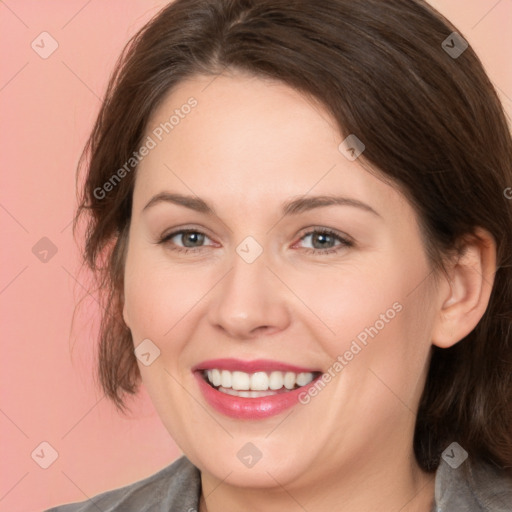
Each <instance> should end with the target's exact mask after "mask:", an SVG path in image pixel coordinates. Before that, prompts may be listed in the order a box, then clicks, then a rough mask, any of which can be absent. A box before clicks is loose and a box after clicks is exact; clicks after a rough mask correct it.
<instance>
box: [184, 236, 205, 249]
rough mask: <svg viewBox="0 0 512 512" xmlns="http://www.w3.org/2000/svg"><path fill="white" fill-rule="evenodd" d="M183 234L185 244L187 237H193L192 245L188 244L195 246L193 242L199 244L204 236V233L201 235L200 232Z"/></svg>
mask: <svg viewBox="0 0 512 512" xmlns="http://www.w3.org/2000/svg"><path fill="white" fill-rule="evenodd" d="M184 236H185V239H184V243H185V245H187V244H186V240H187V238H195V240H192V244H193V245H192V246H189V247H195V244H197V245H200V244H201V242H202V241H203V238H204V235H202V234H200V233H185V235H184Z"/></svg>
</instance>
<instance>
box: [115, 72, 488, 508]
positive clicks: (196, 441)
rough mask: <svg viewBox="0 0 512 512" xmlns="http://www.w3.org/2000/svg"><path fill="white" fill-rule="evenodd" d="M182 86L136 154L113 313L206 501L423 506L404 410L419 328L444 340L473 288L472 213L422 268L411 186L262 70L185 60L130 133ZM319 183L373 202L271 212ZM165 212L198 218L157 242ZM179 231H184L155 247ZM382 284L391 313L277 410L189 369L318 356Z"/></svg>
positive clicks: (469, 324)
mask: <svg viewBox="0 0 512 512" xmlns="http://www.w3.org/2000/svg"><path fill="white" fill-rule="evenodd" d="M191 96H193V97H194V98H195V99H196V100H197V102H198V104H197V106H196V107H195V108H194V109H193V110H192V111H191V112H190V114H188V115H187V116H185V117H184V118H183V119H180V122H179V124H177V125H176V126H175V127H174V128H173V130H172V132H170V133H169V134H167V135H164V137H163V139H162V141H161V142H158V144H157V145H156V147H155V148H153V149H151V151H150V152H149V154H148V155H147V156H146V157H145V158H144V159H143V161H142V162H141V164H140V166H139V168H138V170H137V178H136V183H135V189H134V195H133V210H132V219H131V225H130V231H129V244H128V250H127V255H126V267H125V289H124V293H125V307H124V319H125V321H126V323H127V325H128V326H129V327H130V329H131V332H132V336H133V340H134V345H135V346H137V345H138V344H139V343H141V342H142V340H144V339H150V340H151V341H152V342H153V343H154V344H155V345H156V346H157V347H158V348H159V350H160V352H161V353H160V357H158V358H157V359H156V360H155V361H154V362H153V363H152V364H151V365H150V366H147V367H146V366H144V365H142V364H141V363H140V362H139V367H140V370H141V374H142V379H143V383H144V385H145V386H146V388H147V391H148V393H149V395H150V396H151V399H152V401H153V403H154V405H155V408H156V410H157V411H158V414H159V415H160V417H161V419H162V421H163V423H164V425H165V426H166V428H167V429H168V431H169V433H170V435H172V437H173V438H174V439H175V441H176V442H177V444H178V445H179V446H180V448H181V449H182V450H183V452H184V453H185V454H186V455H187V456H188V457H189V459H190V460H191V461H192V462H193V463H194V464H195V465H196V466H198V467H199V468H200V470H201V473H202V486H203V494H204V496H205V497H206V506H207V509H208V510H209V511H210V512H215V511H220V510H223V511H228V512H229V511H231V510H233V511H234V510H241V509H244V510H266V511H274V510H276V511H277V510H283V507H286V510H288V511H290V512H291V511H295V510H297V511H299V510H304V509H306V510H308V511H310V512H313V511H324V510H334V509H335V510H343V511H351V512H354V511H367V510H381V511H389V512H391V511H399V510H401V511H402V512H404V511H423V512H427V511H429V510H430V507H431V505H432V500H433V496H434V487H433V481H434V480H433V478H434V475H428V474H425V473H423V472H422V471H420V469H419V467H418V466H417V465H416V462H415V459H414V455H413V448H412V441H413V431H414V424H415V413H416V410H417V406H418V403H419V399H420V396H421V392H422V389H423V386H424V382H425V378H426V372H427V370H428V363H429V358H430V351H431V346H432V344H436V345H438V346H441V347H448V346H450V345H452V344H454V343H456V342H457V341H459V340H461V339H462V338H463V337H464V336H465V335H466V334H468V333H469V332H470V331H471V330H472V329H473V328H474V327H475V325H476V324H477V323H478V321H479V319H480V318H481V316H482V315H483V313H484V311H485V308H486V307H487V302H488V299H489V294H490V291H491V287H492V282H493V275H494V272H495V246H494V243H493V240H492V237H490V236H488V234H487V233H485V232H483V231H482V232H481V234H482V235H483V236H485V237H487V239H486V240H487V243H485V244H481V243H477V242H476V241H475V242H471V243H468V246H467V250H466V253H465V254H464V256H463V257H462V258H461V259H460V260H459V261H458V262H457V263H456V264H455V263H454V264H453V265H451V266H450V274H449V278H446V277H440V279H439V281H438V282H437V283H436V282H435V281H434V278H433V274H432V272H431V268H430V266H429V264H428V261H427V259H426V255H425V250H424V247H423V245H422V240H421V237H420V232H419V228H418V224H417V217H416V214H415V212H414V210H413V209H412V207H411V205H410V204H409V202H408V201H407V200H406V199H405V198H404V197H403V196H402V195H401V194H400V192H399V191H398V189H397V188H394V187H391V186H389V185H387V184H385V183H384V182H383V181H382V180H380V179H378V177H376V176H375V175H372V174H370V173H369V172H368V171H367V170H366V169H365V168H364V167H363V166H362V164H361V162H360V161H359V160H357V159H356V160H355V161H349V160H348V159H347V158H345V156H344V155H343V154H342V153H341V152H340V150H339V149H338V146H339V144H340V143H341V142H342V140H343V139H344V138H345V136H342V135H341V134H340V133H339V130H338V129H337V128H336V125H335V122H334V120H333V119H332V118H331V117H330V116H329V114H328V113H327V112H326V111H325V109H323V108H322V107H321V106H319V105H318V104H315V103H314V102H312V101H311V100H307V99H306V98H305V97H303V96H302V95H301V94H299V93H298V92H296V91H294V90H293V89H291V88H290V87H288V86H286V85H284V84H280V83H277V82H271V81H266V80H263V79H261V78H255V77H250V76H247V75H244V74H241V73H225V74H223V75H220V76H217V77H215V79H214V78H213V77H211V76H210V77H204V76H197V77H194V78H192V79H190V80H188V81H186V82H182V83H181V84H180V85H179V86H178V87H177V88H176V89H175V90H173V91H171V93H170V94H168V96H167V97H166V99H165V101H164V102H163V103H162V104H161V105H160V106H159V108H158V109H157V110H156V111H155V112H154V114H153V116H152V118H151V120H150V122H149V123H148V126H147V130H146V136H147V135H151V133H152V130H153V129H154V128H155V127H157V126H158V125H159V124H160V123H161V122H163V121H165V120H168V119H169V116H170V115H171V114H172V112H173V111H174V109H176V108H180V106H181V105H183V104H184V103H186V102H187V100H188V98H190V97H191ZM162 191H168V192H173V193H180V194H187V195H192V196H198V197H200V198H202V199H204V200H205V201H207V202H208V204H210V205H211V207H212V208H213V209H214V211H215V212H216V214H213V215H212V214H206V213H200V212H196V211H193V210H191V209H188V208H186V207H184V206H179V205H175V204H171V203H166V202H160V203H158V204H155V205H154V206H152V207H150V208H148V209H147V210H145V211H143V208H144V206H145V205H146V204H147V203H148V202H149V200H150V199H151V198H152V197H153V196H154V195H156V194H158V193H160V192H162ZM333 193H336V194H337V195H343V196H346V197H350V198H355V199H358V200H360V201H363V202H364V203H366V204H368V205H369V206H371V207H372V208H373V209H374V210H375V211H376V212H377V213H378V215H375V214H372V213H370V212H367V211H364V210H363V209H359V208H355V207H351V206H327V207H322V208H316V209H314V210H311V211H306V212H303V213H300V214H297V215H293V216H287V217H283V215H282V213H281V208H282V204H283V203H284V202H286V201H288V200H290V199H297V198H299V197H301V196H304V195H305V194H306V195H307V196H313V195H327V194H333ZM180 228H182V229H183V228H193V229H197V230H198V231H199V232H202V233H205V234H206V237H205V238H204V241H202V242H199V243H198V242H197V240H196V241H195V239H192V240H190V238H187V237H186V236H181V235H176V236H175V237H173V238H172V240H169V241H167V242H166V243H165V244H158V243H157V242H158V241H159V239H160V238H161V237H162V236H163V235H166V234H168V233H171V232H173V231H175V230H178V229H180ZM313 228H330V229H332V230H336V231H338V232H340V235H341V236H348V237H351V238H352V239H353V241H354V245H353V246H352V247H347V246H344V245H341V242H340V241H338V240H337V239H336V238H333V239H328V241H327V243H326V242H325V241H324V242H323V244H324V245H321V244H322V241H320V243H318V235H316V237H315V235H309V236H308V235H307V233H311V231H312V230H313ZM248 236H252V237H253V238H254V239H255V240H256V241H257V242H258V244H259V245H260V246H261V248H262V249H263V252H262V254H261V255H260V256H259V257H258V258H257V259H256V260H255V261H254V262H253V263H250V264H249V263H247V262H246V261H244V259H242V258H241V257H240V256H239V255H238V254H237V252H236V248H237V246H238V245H239V244H240V243H241V242H242V241H243V240H244V239H245V238H246V237H248ZM185 244H187V245H188V246H189V247H193V246H194V245H196V247H198V248H196V250H195V252H189V253H187V254H185V253H179V252H176V251H173V250H172V247H178V248H179V247H181V248H183V246H184V245H185ZM201 244H202V245H201ZM322 247H324V248H322ZM312 248H317V249H318V254H311V249H312ZM333 249H336V250H337V252H333ZM396 302H398V303H399V304H400V305H401V306H402V308H401V310H400V312H398V313H396V315H395V316H394V318H393V319H392V320H389V321H388V322H386V323H385V326H384V327H383V328H382V329H380V330H379V332H378V334H377V335H374V337H373V338H372V337H369V338H368V343H367V345H366V346H364V347H363V348H362V350H361V351H360V352H358V353H357V355H355V356H354V357H353V359H352V360H350V361H349V362H348V364H346V365H345V366H344V367H343V369H342V371H341V372H338V373H337V374H336V376H335V377H334V378H333V379H332V380H331V382H329V383H328V384H327V385H326V386H325V388H324V389H323V390H322V391H321V392H320V393H319V394H318V395H317V396H316V397H314V398H312V399H311V401H310V402H309V403H308V404H307V405H300V404H299V405H297V406H295V407H293V408H292V409H289V410H286V411H284V412H283V413H281V414H279V415H277V416H273V417H270V418H267V419H264V420H237V419H233V418H228V417H226V416H223V415H222V414H220V413H218V412H217V411H215V410H214V409H212V408H211V407H210V406H209V405H208V404H207V403H206V402H205V400H204V398H203V397H202V395H201V393H200V391H199V388H198V385H197V382H196V380H195V378H194V376H193V374H192V372H191V368H192V367H193V366H194V365H196V364H198V363H200V362H201V361H204V360H206V359H211V358H223V357H234V358H239V359H245V360H252V359H259V358H265V359H273V360H277V361H282V362H287V363H290V364H295V365H298V366H305V367H307V368H316V369H319V370H321V371H323V372H327V371H328V369H329V368H330V367H332V366H333V362H334V361H335V360H336V358H337V357H338V356H340V355H341V356H343V354H344V353H345V352H346V351H347V350H349V348H350V346H351V343H352V341H353V340H354V339H356V337H357V335H358V334H359V333H361V332H362V331H364V329H365V328H366V327H369V326H373V325H375V324H376V321H377V320H379V319H380V318H381V317H380V315H381V314H384V313H385V312H386V311H387V310H388V309H390V308H392V305H393V304H394V303H396ZM379 325H380V324H379ZM248 442H251V443H253V444H254V445H255V446H256V447H257V448H258V449H259V450H260V451H261V453H262V457H261V460H260V461H259V462H258V463H257V464H256V465H255V466H253V467H252V468H247V467H245V465H244V464H242V463H241V461H240V460H239V459H238V457H237V452H238V451H239V450H240V449H241V448H242V447H243V446H244V445H245V444H246V443H248ZM202 509H203V510H206V508H205V506H204V504H203V507H202Z"/></svg>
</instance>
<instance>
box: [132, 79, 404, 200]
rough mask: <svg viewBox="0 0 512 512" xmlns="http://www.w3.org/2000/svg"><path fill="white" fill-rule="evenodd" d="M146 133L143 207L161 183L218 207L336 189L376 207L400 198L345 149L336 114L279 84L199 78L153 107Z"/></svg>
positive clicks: (139, 186)
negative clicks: (148, 146) (148, 144)
mask: <svg viewBox="0 0 512 512" xmlns="http://www.w3.org/2000/svg"><path fill="white" fill-rule="evenodd" d="M192 105H193V106H192ZM148 137H149V138H151V140H152V141H153V142H154V147H153V148H152V149H151V150H150V151H149V153H148V154H147V156H145V157H144V158H143V159H142V161H141V163H140V164H139V167H138V169H137V183H136V190H135V193H134V206H136V207H139V208H141V207H143V205H142V204H138V203H141V202H142V201H143V200H146V201H147V200H149V196H151V195H152V194H156V193H158V192H160V191H161V190H163V189H169V190H177V189H178V190H179V191H181V192H183V193H188V194H190V193H192V194H197V195H200V196H201V197H208V198H211V201H209V202H211V203H212V204H218V205H219V208H220V207H221V206H222V205H226V204H233V202H235V203H238V205H239V207H240V208H242V209H243V206H244V205H245V206H247V205H248V204H251V203H252V202H253V201H254V202H260V203H261V201H262V200H265V201H268V203H267V204H268V205H269V206H270V204H272V203H273V201H274V200H275V201H276V202H278V203H279V204H280V203H281V202H282V201H283V199H286V198H289V197H291V196H298V195H304V194H308V193H311V194H328V193H335V192H336V193H350V195H351V197H354V198H357V199H359V200H362V201H367V202H373V205H375V208H376V209H378V208H379V206H380V208H381V209H386V208H389V202H390V201H395V202H397V201H398V202H399V203H400V202H401V198H400V197H399V193H398V191H397V190H395V189H394V188H393V187H391V186H389V185H387V184H385V183H383V182H382V181H381V180H380V179H379V178H378V177H376V176H375V175H373V174H370V173H369V172H368V171H367V166H365V167H366V168H365V167H363V165H362V164H361V162H359V161H358V160H355V161H350V160H348V159H347V158H346V157H345V156H344V154H343V153H342V151H340V149H339V145H340V143H341V142H342V141H343V139H344V136H342V135H341V133H340V131H339V129H338V127H337V124H336V121H335V119H334V118H333V117H332V116H331V115H330V113H329V112H328V111H327V110H326V109H325V108H324V107H323V106H321V105H320V103H319V102H316V101H314V100H312V99H310V98H307V97H305V96H304V95H302V94H300V93H299V92H298V91H296V90H294V89H293V88H291V87H289V86H287V85H286V84H283V83H281V82H277V81H273V80H267V79H261V78H257V77H253V76H248V75H244V74H236V75H220V76H215V77H212V76H196V77H193V78H192V79H189V80H187V81H184V82H182V83H180V84H179V85H178V86H177V87H176V88H175V89H173V90H172V91H171V92H170V93H169V94H168V95H167V96H166V97H165V98H164V100H163V101H162V103H161V104H160V105H159V107H158V108H157V109H156V110H155V111H154V112H153V114H152V116H151V118H150V120H149V122H148V124H147V127H146V132H145V136H144V139H146V140H147V138H148ZM276 204H277V203H276ZM398 206H400V205H399V204H398ZM402 207H403V205H402Z"/></svg>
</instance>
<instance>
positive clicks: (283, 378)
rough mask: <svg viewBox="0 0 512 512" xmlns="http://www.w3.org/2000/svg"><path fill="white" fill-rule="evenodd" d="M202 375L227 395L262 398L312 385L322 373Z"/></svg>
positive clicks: (218, 372)
mask: <svg viewBox="0 0 512 512" xmlns="http://www.w3.org/2000/svg"><path fill="white" fill-rule="evenodd" d="M201 375H202V377H203V379H204V380H205V382H206V383H208V384H209V385H210V386H211V387H212V388H214V389H216V390H217V391H220V392H221V393H225V394H227V395H232V396H239V397H243V398H260V397H264V396H272V395H277V394H280V393H287V392H289V391H293V390H295V389H299V388H301V387H302V386H306V385H308V384H310V383H311V382H312V381H313V380H315V379H316V378H317V377H319V376H320V375H321V372H301V373H295V372H281V371H272V372H265V371H257V372H254V373H246V372H241V371H229V370H221V369H217V368H212V369H208V370H202V371H201Z"/></svg>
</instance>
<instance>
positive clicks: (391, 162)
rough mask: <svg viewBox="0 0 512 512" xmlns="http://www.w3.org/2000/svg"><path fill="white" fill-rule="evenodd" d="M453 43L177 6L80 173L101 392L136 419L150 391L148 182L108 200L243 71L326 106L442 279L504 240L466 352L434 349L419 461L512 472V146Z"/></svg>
mask: <svg viewBox="0 0 512 512" xmlns="http://www.w3.org/2000/svg"><path fill="white" fill-rule="evenodd" d="M454 31H456V29H455V28H454V26H453V25H451V24H450V23H449V22H448V21H447V20H446V19H445V18H443V17H442V16H441V15H440V14H439V13H438V12H437V11H435V10H434V9H433V8H432V7H430V6H429V5H428V4H427V3H425V2H424V1H422V0H387V1H386V2H383V1H382V0H323V1H322V2H315V1H313V0H176V1H175V2H173V3H171V4H170V5H168V6H167V7H166V8H164V9H163V10H162V11H161V12H159V13H158V14H157V15H156V16H155V17H154V18H153V19H152V20H151V21H150V22H149V23H148V24H147V25H146V26H144V27H143V28H142V29H141V30H140V31H139V32H138V33H137V34H136V35H135V36H134V37H133V38H132V39H131V40H130V42H129V43H128V45H127V46H126V48H125V49H124V51H123V53H122V54H121V56H120V58H119V61H118V63H117V65H116V68H115V70H114V72H113V74H112V76H111V78H110V81H109V85H108V88H107V91H106V95H105V99H104V101H103V104H102V107H101V110H100V112H99V115H98V118H97V121H96V124H95V126H94V129H93V131H92V134H91V135H90V138H89V140H88V142H87V145H86V147H85V149H84V152H83V154H82V157H81V159H80V163H79V168H80V167H82V164H83V163H84V162H85V160H86V157H89V159H88V162H87V165H86V171H87V173H86V177H85V182H84V186H83V188H82V189H81V197H80V204H79V208H78V210H77V212H76V216H75V221H74V232H75V233H76V229H77V225H78V223H79V220H80V218H82V216H83V214H85V213H86V214H87V215H86V235H85V236H86V243H85V247H84V252H83V257H84V264H86V265H87V266H88V267H89V268H91V269H92V270H93V271H94V273H95V276H96V278H97V285H98V292H99V295H100V297H101V299H102V304H103V306H104V308H105V313H104V314H103V316H102V320H101V327H100V334H99V350H98V375H97V377H98V378H99V381H100V384H101V386H102V388H103V390H104V391H105V393H106V395H107V396H108V397H109V398H110V399H112V400H113V401H114V403H115V404H116V406H117V407H118V408H119V409H120V410H121V411H125V410H126V404H125V402H124V399H125V398H126V396H127V394H134V393H136V391H137V389H138V384H139V379H140V373H139V370H138V366H137V363H136V358H135V355H134V348H133V341H132V338H131V334H130V330H129V329H128V328H127V326H126V325H125V324H124V322H123V318H122V306H123V274H124V255H125V253H126V246H127V233H128V227H129V223H130V215H131V201H132V194H133V186H134V178H135V172H136V169H134V170H133V172H128V173H126V175H125V176H124V177H123V179H122V180H119V183H116V186H114V187H111V188H112V190H110V191H109V192H108V193H106V194H102V195H100V194H98V190H99V189H102V187H104V184H105V183H106V182H108V181H109V179H111V177H112V175H113V174H114V173H115V172H116V170H117V169H120V168H121V167H122V166H123V165H124V164H125V163H126V162H127V161H128V160H129V159H130V157H132V155H133V152H134V151H136V150H137V148H138V147H139V145H140V143H141V140H142V137H143V134H144V130H145V128H146V125H147V122H148V119H149V116H150V115H151V113H152V112H154V110H155V109H156V108H157V106H158V105H159V103H160V102H161V101H162V100H163V98H164V96H165V95H167V93H169V91H170V90H172V88H173V87H175V86H176V84H178V83H179V82H180V81H183V80H184V79H185V78H187V77H191V76H193V75H196V74H210V75H215V74H219V73H221V72H222V71H223V70H225V69H228V70H242V71H245V72H248V73H251V74H252V75H254V76H259V77H267V78H272V79H277V80H280V81H282V82H283V83H285V84H288V85H289V86H291V87H293V88H295V89H297V90H298V91H300V92H302V93H303V94H305V95H308V96H309V97H311V98H315V99H317V100H319V101H320V102H321V103H322V104H323V105H324V106H325V107H326V108H327V109H328V111H329V112H331V113H332V115H333V117H334V119H336V121H337V122H338V124H339V129H340V132H341V133H343V134H344V136H347V135H348V134H352V133H353V134H356V135H357V137H358V138H359V139H361V140H362V141H363V142H364V144H365V146H366V149H365V151H364V154H363V155H362V156H361V157H360V158H361V159H362V161H364V162H366V163H368V164H369V165H371V166H373V167H376V168H377V169H378V170H379V172H380V173H381V174H382V176H384V177H386V178H387V179H388V180H390V182H391V183H393V184H394V185H395V186H397V187H400V189H401V190H404V191H405V192H406V196H407V198H408V200H409V201H410V202H411V204H412V205H413V207H414V208H415V211H416V212H417V215H418V219H419V222H420V223H421V228H422V234H423V236H424V241H425V249H426V252H427V254H428V257H429V261H430V262H431V264H432V268H433V269H434V270H436V271H437V270H443V269H444V266H443V261H444V258H445V256H446V255H448V254H452V253H453V252H454V251H456V249H457V248H458V247H459V243H460V241H461V240H463V239H464V237H465V236H467V235H473V234H474V231H475V227H477V226H480V227H482V228H484V229H486V230H488V231H489V232H490V233H491V234H492V235H493V236H494V238H495V240H496V242H497V265H498V270H497V272H496V275H495V283H494V287H493V291H492V294H491V298H490V303H489V305H488V308H487V310H486V312H485V314H484V316H483V318H482V319H481V320H480V322H479V324H478V325H477V326H476V328H475V329H474V330H473V331H472V332H471V333H470V334H469V335H468V336H466V338H464V340H462V341H460V342H459V343H457V344H455V345H454V346H453V347H451V348H448V349H440V348H437V347H433V348H432V359H431V362H430V369H429V373H428V377H427V381H426V385H425V389H424V392H423V396H422V398H421V401H420V405H419V411H418V416H417V422H416V431H415V438H414V450H415V454H416V458H417V460H418V463H419V465H420V466H421V467H422V468H423V469H424V470H426V471H434V470H435V469H436V468H437V466H438V464H439V458H440V453H441V452H442V451H443V450H444V449H445V448H446V447H447V446H448V445H449V444H450V443H451V442H452V441H457V442H458V443H459V444H461V445H462V446H463V447H464V448H465V449H466V450H467V451H468V452H469V453H470V454H471V456H473V457H478V458H480V459H482V460H486V461H489V462H491V463H494V464H497V465H499V466H501V467H511V466H512V396H511V395H512V329H511V326H512V311H511V305H512V266H511V255H512V201H510V200H507V198H506V197H505V196H506V194H505V191H506V190H508V187H510V186H512V166H511V154H512V140H511V134H510V131H509V128H508V126H507V122H506V118H505V115H504V112H503V108H502V105H501V103H500V101H499V99H498V97H497V94H496V92H495V90H494V88H493V86H492V84H491V82H490V81H489V79H488V77H487V76H486V74H485V72H484V69H483V67H482V64H481V63H480V61H479V59H478V57H477V56H476V55H475V53H474V52H473V50H472V49H471V47H469V48H467V49H466V50H465V51H464V52H463V53H462V54H461V55H460V56H457V57H455V56H454V55H450V54H449V53H448V52H447V51H445V48H443V47H442V43H443V41H444V40H445V39H446V38H447V37H448V36H450V34H451V33H452V32H454ZM453 45H454V43H453V40H452V41H451V42H450V46H453ZM103 190H104V189H103Z"/></svg>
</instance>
